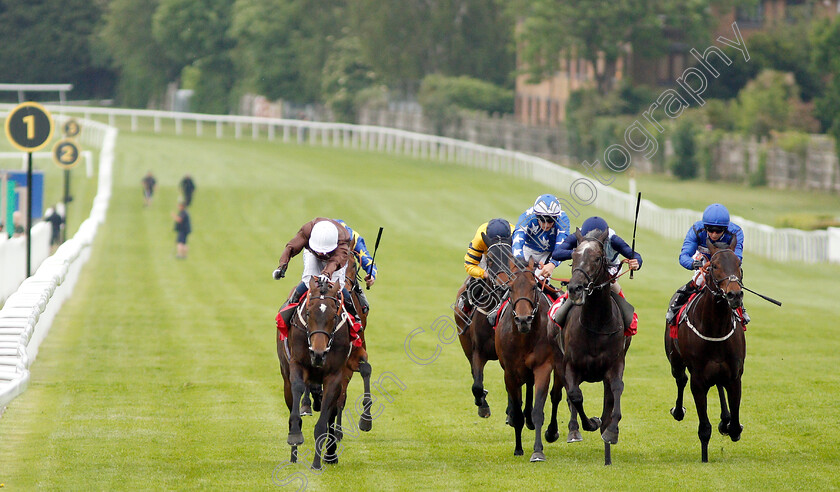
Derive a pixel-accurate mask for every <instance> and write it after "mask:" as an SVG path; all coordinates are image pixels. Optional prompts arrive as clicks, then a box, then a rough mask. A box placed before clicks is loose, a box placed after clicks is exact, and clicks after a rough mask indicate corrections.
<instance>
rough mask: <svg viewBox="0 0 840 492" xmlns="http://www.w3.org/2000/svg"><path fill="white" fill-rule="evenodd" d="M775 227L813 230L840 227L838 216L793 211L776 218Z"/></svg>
mask: <svg viewBox="0 0 840 492" xmlns="http://www.w3.org/2000/svg"><path fill="white" fill-rule="evenodd" d="M775 225H776V227H789V228H792V229H802V230H806V231H813V230H818V229H826V228H828V227H840V216H837V215H830V214H807V213H793V214H784V215H781V216H779V217H778V218H776V224H775Z"/></svg>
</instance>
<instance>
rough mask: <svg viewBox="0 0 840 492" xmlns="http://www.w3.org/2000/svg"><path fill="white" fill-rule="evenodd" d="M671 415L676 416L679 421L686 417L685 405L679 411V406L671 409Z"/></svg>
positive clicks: (675, 418)
mask: <svg viewBox="0 0 840 492" xmlns="http://www.w3.org/2000/svg"><path fill="white" fill-rule="evenodd" d="M671 416H672V417H674V420H676V421H677V422H679V421H681V420H682V419H683V417H685V407H682V410H680V411H679V412H678V411H677V407H674V408H672V409H671Z"/></svg>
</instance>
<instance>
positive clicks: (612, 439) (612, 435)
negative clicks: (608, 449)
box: [601, 429, 618, 444]
mask: <svg viewBox="0 0 840 492" xmlns="http://www.w3.org/2000/svg"><path fill="white" fill-rule="evenodd" d="M601 439H603V440H604V442H605V443H607V444H618V432H613V431H611V430H609V429H607V430H605V431H604V433H603V434H601Z"/></svg>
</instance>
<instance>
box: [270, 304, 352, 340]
mask: <svg viewBox="0 0 840 492" xmlns="http://www.w3.org/2000/svg"><path fill="white" fill-rule="evenodd" d="M299 304H300V303H299V302H296V303H294V304H289V305H288V306H286V307H284V308H283V309H282V310H280V312H278V313H277V316H276V317H275V318H274V320H275V321H276V322H277V338H279V339H280V340H281V341H283V340H285V339H287V338H289V325H287V324H286V322H285V321H283V316H281V314H282V313H284V312H286V311H288V310H289V309H292V310H294V309H297V307H298V305H299ZM342 316H347V323H348V324H349V325H350V340H351V341H352V343H353V346H354V347H361V346H362V337H360V336H359V333H360V332H361V331H362V325H361V323H358V322H356V321H355V320H354V319H353V317H352V316H350V315H349V314H348V313H347V312H344V313H342Z"/></svg>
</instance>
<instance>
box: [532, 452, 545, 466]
mask: <svg viewBox="0 0 840 492" xmlns="http://www.w3.org/2000/svg"><path fill="white" fill-rule="evenodd" d="M538 461H545V455H544V454H543V453H542V452H541V451H534V454H532V455H531V463H536V462H538Z"/></svg>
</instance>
